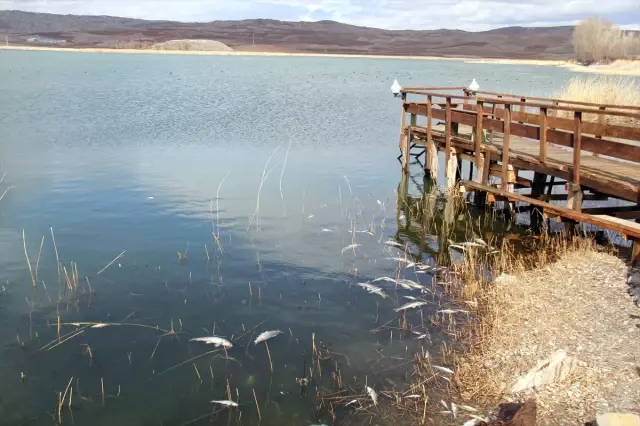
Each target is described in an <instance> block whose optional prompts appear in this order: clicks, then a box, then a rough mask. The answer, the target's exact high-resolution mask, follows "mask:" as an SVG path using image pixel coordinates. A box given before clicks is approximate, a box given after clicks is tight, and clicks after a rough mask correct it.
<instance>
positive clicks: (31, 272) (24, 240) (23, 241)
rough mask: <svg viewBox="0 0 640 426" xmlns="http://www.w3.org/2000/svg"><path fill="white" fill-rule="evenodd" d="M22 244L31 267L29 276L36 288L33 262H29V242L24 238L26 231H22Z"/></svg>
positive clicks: (28, 264)
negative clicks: (32, 267)
mask: <svg viewBox="0 0 640 426" xmlns="http://www.w3.org/2000/svg"><path fill="white" fill-rule="evenodd" d="M22 244H23V246H24V256H25V257H26V258H27V266H28V267H29V274H30V275H31V282H32V283H33V286H34V287H35V286H36V279H35V277H34V276H33V270H32V269H31V261H29V254H28V253H27V240H26V238H25V236H24V229H23V230H22Z"/></svg>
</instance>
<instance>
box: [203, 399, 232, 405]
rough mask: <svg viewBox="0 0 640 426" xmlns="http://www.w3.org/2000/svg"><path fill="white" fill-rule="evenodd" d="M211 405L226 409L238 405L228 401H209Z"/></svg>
mask: <svg viewBox="0 0 640 426" xmlns="http://www.w3.org/2000/svg"><path fill="white" fill-rule="evenodd" d="M209 402H210V403H211V404H220V405H224V406H227V407H237V406H238V403H237V402H234V401H229V400H226V399H225V400H215V399H214V400H213V401H209Z"/></svg>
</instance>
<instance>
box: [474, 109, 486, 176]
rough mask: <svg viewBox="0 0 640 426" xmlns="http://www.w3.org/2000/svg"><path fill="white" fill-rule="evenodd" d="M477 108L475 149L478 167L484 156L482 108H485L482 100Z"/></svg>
mask: <svg viewBox="0 0 640 426" xmlns="http://www.w3.org/2000/svg"><path fill="white" fill-rule="evenodd" d="M476 108H477V112H476V141H475V142H476V143H475V150H476V162H475V163H476V166H477V167H481V161H482V159H481V156H482V145H483V144H482V135H483V133H482V110H483V109H484V108H483V103H482V101H479V102H478V103H477V105H476Z"/></svg>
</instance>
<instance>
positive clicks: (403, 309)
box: [394, 302, 427, 312]
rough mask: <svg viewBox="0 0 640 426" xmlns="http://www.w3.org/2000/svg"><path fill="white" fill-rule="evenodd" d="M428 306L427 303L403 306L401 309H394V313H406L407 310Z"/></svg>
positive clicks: (413, 303) (412, 303)
mask: <svg viewBox="0 0 640 426" xmlns="http://www.w3.org/2000/svg"><path fill="white" fill-rule="evenodd" d="M426 304H427V302H411V303H407V304H406V305H402V306H400V307H399V308H396V309H394V311H396V312H400V311H406V310H407V309H415V308H419V307H421V306H424V305H426Z"/></svg>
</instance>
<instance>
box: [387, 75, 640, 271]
mask: <svg viewBox="0 0 640 426" xmlns="http://www.w3.org/2000/svg"><path fill="white" fill-rule="evenodd" d="M425 101H426V102H425ZM419 118H420V121H424V122H425V123H424V124H420V125H418V119H419ZM412 148H419V149H421V150H422V151H423V153H424V156H425V159H424V160H425V161H424V167H425V172H426V173H427V174H428V175H429V176H430V177H431V178H432V179H434V180H437V178H438V164H439V153H440V152H442V153H443V155H444V157H445V158H444V160H445V161H444V164H445V173H444V175H445V179H446V182H444V185H445V186H446V187H447V188H454V187H456V186H457V185H459V181H461V180H462V177H461V170H462V162H463V161H468V162H469V164H470V177H469V179H468V180H467V181H463V182H462V184H461V189H463V190H465V191H473V192H474V201H475V202H476V203H477V204H480V205H484V204H485V203H486V202H487V201H489V202H493V201H498V200H502V201H508V202H515V201H518V202H524V203H528V204H529V205H530V206H531V211H532V224H534V225H536V224H537V223H538V222H539V219H538V218H536V217H534V213H542V214H543V215H544V217H549V216H555V217H558V218H559V219H560V220H564V221H568V222H571V223H575V222H583V223H590V224H592V225H595V226H598V227H602V228H605V229H609V230H612V231H615V232H618V233H620V234H621V235H622V236H624V237H626V238H630V239H633V240H634V244H633V248H632V257H633V260H634V261H637V260H638V259H640V223H637V222H636V221H634V220H638V219H640V106H613V105H600V104H590V103H586V102H570V101H565V100H558V99H547V98H536V97H534V98H531V97H524V96H518V95H509V94H502V93H494V92H480V91H478V92H475V93H471V92H469V91H468V90H467V89H465V88H461V87H453V88H444V87H431V88H430V87H423V88H407V89H405V90H403V92H402V122H401V136H400V150H401V158H402V164H403V168H404V169H407V168H408V165H409V158H410V154H411V149H412ZM421 154H422V152H421V153H420V154H418V155H421ZM474 172H475V173H474ZM558 185H564V187H565V189H566V194H557V193H556V194H552V191H551V189H552V188H553V187H556V186H558ZM523 190H524V192H522V191H523ZM608 199H615V200H620V201H618V202H617V203H616V204H617V205H616V206H610V207H597V208H583V200H608ZM563 200H564V201H566V205H565V206H560V205H558V204H552V203H550V201H563ZM538 215H539V214H538Z"/></svg>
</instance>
